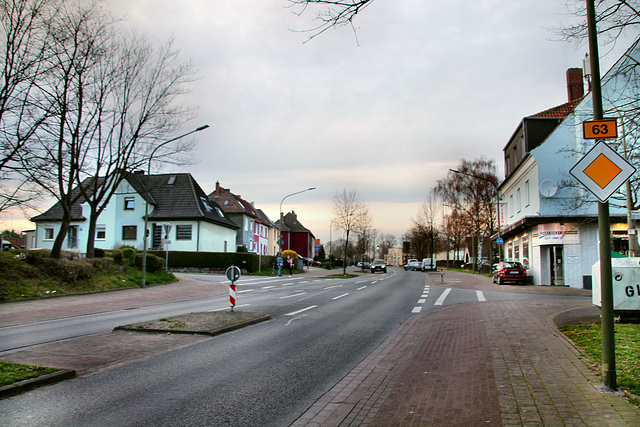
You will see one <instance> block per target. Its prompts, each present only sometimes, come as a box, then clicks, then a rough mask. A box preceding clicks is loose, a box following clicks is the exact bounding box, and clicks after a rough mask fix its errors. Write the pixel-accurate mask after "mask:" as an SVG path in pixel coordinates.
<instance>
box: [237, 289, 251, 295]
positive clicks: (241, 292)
mask: <svg viewBox="0 0 640 427" xmlns="http://www.w3.org/2000/svg"><path fill="white" fill-rule="evenodd" d="M251 291H253V289H245V290H244V291H237V292H236V294H244V293H245V292H251Z"/></svg>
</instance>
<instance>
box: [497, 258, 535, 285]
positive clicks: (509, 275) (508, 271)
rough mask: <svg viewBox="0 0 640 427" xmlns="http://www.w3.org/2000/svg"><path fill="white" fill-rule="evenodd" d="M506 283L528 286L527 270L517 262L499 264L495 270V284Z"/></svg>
mask: <svg viewBox="0 0 640 427" xmlns="http://www.w3.org/2000/svg"><path fill="white" fill-rule="evenodd" d="M506 282H515V283H520V284H523V285H526V284H527V270H525V268H524V267H523V266H522V264H520V263H519V262H517V261H505V262H499V263H498V265H497V266H496V268H495V270H493V283H498V284H500V285H504V284H505V283H506Z"/></svg>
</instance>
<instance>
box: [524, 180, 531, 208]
mask: <svg viewBox="0 0 640 427" xmlns="http://www.w3.org/2000/svg"><path fill="white" fill-rule="evenodd" d="M524 203H525V205H524V206H525V207H526V206H529V205H530V204H531V193H530V192H529V180H527V181H525V183H524Z"/></svg>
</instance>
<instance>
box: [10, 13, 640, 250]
mask: <svg viewBox="0 0 640 427" xmlns="http://www.w3.org/2000/svg"><path fill="white" fill-rule="evenodd" d="M105 4H106V5H107V7H108V8H110V9H111V10H112V11H113V13H114V14H115V15H117V16H123V17H124V18H125V19H124V21H123V25H124V26H125V27H127V28H134V29H136V30H138V31H140V32H142V33H143V34H145V35H146V36H147V38H148V39H149V40H151V41H152V42H154V43H157V44H160V43H162V42H164V41H166V40H167V39H168V38H169V37H173V38H174V39H175V41H174V44H175V46H176V47H177V48H179V49H180V58H181V60H183V61H192V62H193V63H194V64H195V66H196V68H197V70H198V79H197V81H195V82H194V83H193V84H192V85H191V88H190V89H191V91H190V93H189V94H187V95H186V96H185V97H184V98H183V99H182V102H184V103H186V104H187V105H190V106H193V107H195V108H197V117H196V118H195V119H194V120H192V121H190V122H189V123H188V124H186V125H185V127H184V129H183V130H184V132H187V131H189V130H192V129H195V128H196V127H198V126H201V125H203V124H208V125H209V126H210V128H209V129H207V130H205V131H202V132H199V133H197V134H195V135H196V136H197V137H196V139H195V141H196V142H197V144H196V147H195V150H194V152H193V153H192V155H193V158H194V159H196V160H197V161H196V162H195V163H194V164H192V165H190V166H186V167H181V168H179V169H176V167H175V166H170V165H166V166H165V167H163V168H161V169H157V170H156V171H157V172H162V173H169V172H189V173H191V174H192V175H193V176H194V178H195V179H196V181H197V182H198V183H199V184H200V186H201V187H202V188H203V189H204V191H205V192H206V193H207V194H208V193H210V192H212V191H213V190H214V189H215V185H216V182H220V185H221V186H223V187H225V188H228V189H230V190H231V191H232V192H233V193H235V194H237V195H240V196H242V198H244V199H245V200H247V201H250V202H254V203H255V206H256V207H257V208H260V209H262V210H263V211H264V212H265V213H266V214H267V215H268V216H269V217H270V218H271V219H272V220H274V221H275V220H276V219H278V217H279V213H278V211H279V205H280V203H281V201H282V199H283V198H284V197H285V196H287V195H288V194H291V193H294V192H298V191H301V190H304V189H306V188H310V187H316V189H315V190H312V191H306V192H303V193H300V194H298V195H294V196H291V197H288V198H286V199H285V200H284V201H283V203H282V210H283V211H284V212H285V213H286V212H289V211H291V210H293V211H295V212H296V214H297V215H298V220H299V221H300V223H301V224H303V225H304V226H305V227H307V228H308V229H309V230H311V232H312V233H313V234H314V235H315V237H316V238H319V239H321V241H322V242H323V243H326V242H328V240H329V237H330V230H329V227H330V221H331V219H332V218H333V207H334V202H333V199H334V196H335V195H336V193H340V192H342V191H343V190H345V189H346V190H348V191H349V190H355V191H357V192H358V193H359V194H360V196H361V198H362V200H363V201H364V202H365V203H366V204H367V206H368V207H369V212H370V214H371V217H372V219H373V225H374V227H375V228H376V229H377V230H378V231H379V232H381V233H385V234H393V235H394V236H396V239H398V241H400V238H401V236H402V235H403V234H404V233H405V232H406V231H407V230H408V229H409V228H410V227H411V225H412V219H413V218H415V217H416V216H417V214H418V211H419V209H420V205H421V204H422V203H423V202H424V201H425V200H426V198H427V196H428V194H429V191H430V190H431V188H433V187H434V186H435V185H436V183H437V181H438V180H441V179H444V178H446V176H447V173H448V172H449V169H450V168H456V166H457V165H458V163H459V162H460V160H462V159H466V160H473V159H477V158H481V157H485V158H488V159H493V160H494V161H495V162H496V165H497V166H498V176H499V178H500V180H502V179H503V177H504V174H503V153H502V149H503V148H504V146H505V145H506V143H507V141H508V139H509V138H510V137H511V135H512V133H513V132H514V131H515V129H516V127H517V126H518V124H519V123H520V121H521V119H522V118H523V117H525V116H528V115H531V114H535V113H537V112H540V111H543V110H546V109H548V108H551V107H554V106H557V105H560V104H563V103H565V102H567V90H566V77H565V73H566V70H567V69H568V68H575V67H578V68H580V67H581V66H582V59H583V58H584V56H585V53H586V52H587V50H588V49H587V47H586V46H584V45H582V46H578V45H575V44H571V43H568V42H566V41H560V40H559V37H558V36H557V35H556V34H555V33H554V32H553V31H552V29H553V28H557V27H558V26H559V25H560V24H561V23H568V22H571V21H572V19H574V18H572V17H571V16H570V15H569V13H568V10H567V9H566V6H565V4H564V2H563V1H559V0H520V1H512V0H475V1H468V0H448V1H446V2H439V1H421V0H402V1H399V0H375V1H374V2H373V3H371V4H370V6H369V7H367V8H365V9H364V10H363V11H362V12H361V14H359V15H358V17H357V18H356V20H355V27H356V28H357V31H356V33H355V34H354V31H353V29H352V28H351V27H342V28H338V29H332V30H329V31H327V32H325V33H324V34H322V35H321V36H319V37H316V38H314V39H313V40H310V41H308V38H309V33H308V32H305V31H304V30H307V29H310V28H312V27H314V26H315V25H316V22H314V12H313V10H308V11H307V12H305V13H304V14H303V15H302V16H298V15H296V14H295V13H294V12H295V10H294V9H291V8H288V7H287V6H288V5H289V3H288V2H287V0H229V1H226V0H180V1H175V0H107V1H106V3H105ZM305 42H306V43H305ZM629 44H630V42H629V43H626V44H625V43H619V44H618V46H616V47H615V48H614V49H613V51H612V52H610V53H608V52H609V49H603V48H601V54H602V55H605V54H606V55H605V56H603V58H601V69H602V70H603V73H604V71H606V70H607V69H608V68H609V67H610V66H611V65H612V64H613V63H614V62H615V60H616V59H617V58H618V57H619V56H620V54H621V53H622V52H623V51H624V50H625V49H626V48H627V47H628V46H629ZM51 204H52V202H51V201H49V202H48V203H47V202H45V203H43V204H42V206H41V211H44V210H46V209H48V208H49V207H50V206H51ZM36 213H38V212H30V213H29V214H30V215H35V214H36ZM5 228H11V229H15V230H27V229H32V228H34V225H33V224H32V223H30V222H28V221H27V220H25V219H24V215H23V214H22V213H20V212H12V213H11V212H7V213H5V214H4V215H2V216H1V217H0V229H5ZM331 237H332V238H334V239H335V238H336V237H340V233H339V232H337V231H335V230H334V231H333V233H332V235H331Z"/></svg>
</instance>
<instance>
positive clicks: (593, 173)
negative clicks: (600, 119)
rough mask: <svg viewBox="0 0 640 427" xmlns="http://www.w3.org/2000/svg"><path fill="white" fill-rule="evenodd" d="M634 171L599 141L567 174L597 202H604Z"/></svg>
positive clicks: (620, 157)
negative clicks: (590, 193) (594, 197)
mask: <svg viewBox="0 0 640 427" xmlns="http://www.w3.org/2000/svg"><path fill="white" fill-rule="evenodd" d="M635 171H636V168H634V167H633V166H632V165H631V164H629V162H627V161H626V160H625V159H624V158H623V157H622V156H620V155H619V154H618V153H617V152H616V151H615V150H613V149H612V148H611V147H609V145H607V144H606V143H605V142H604V141H599V142H598V143H597V144H596V146H595V147H593V148H592V149H591V150H590V151H589V152H588V153H587V154H586V155H585V156H584V157H583V158H582V159H580V161H579V162H578V163H576V165H575V166H574V167H573V168H571V170H570V171H569V173H570V174H571V175H572V176H573V177H574V178H575V179H577V180H578V181H580V183H581V184H582V185H584V186H585V187H587V189H588V190H589V191H591V192H592V193H593V194H594V195H595V196H596V197H597V198H598V200H600V201H601V202H606V201H607V200H608V199H609V197H611V195H612V194H613V193H614V192H615V191H616V190H617V189H618V188H620V186H621V185H622V184H624V183H625V182H626V181H627V180H628V179H629V177H631V175H633V174H634V172H635Z"/></svg>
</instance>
